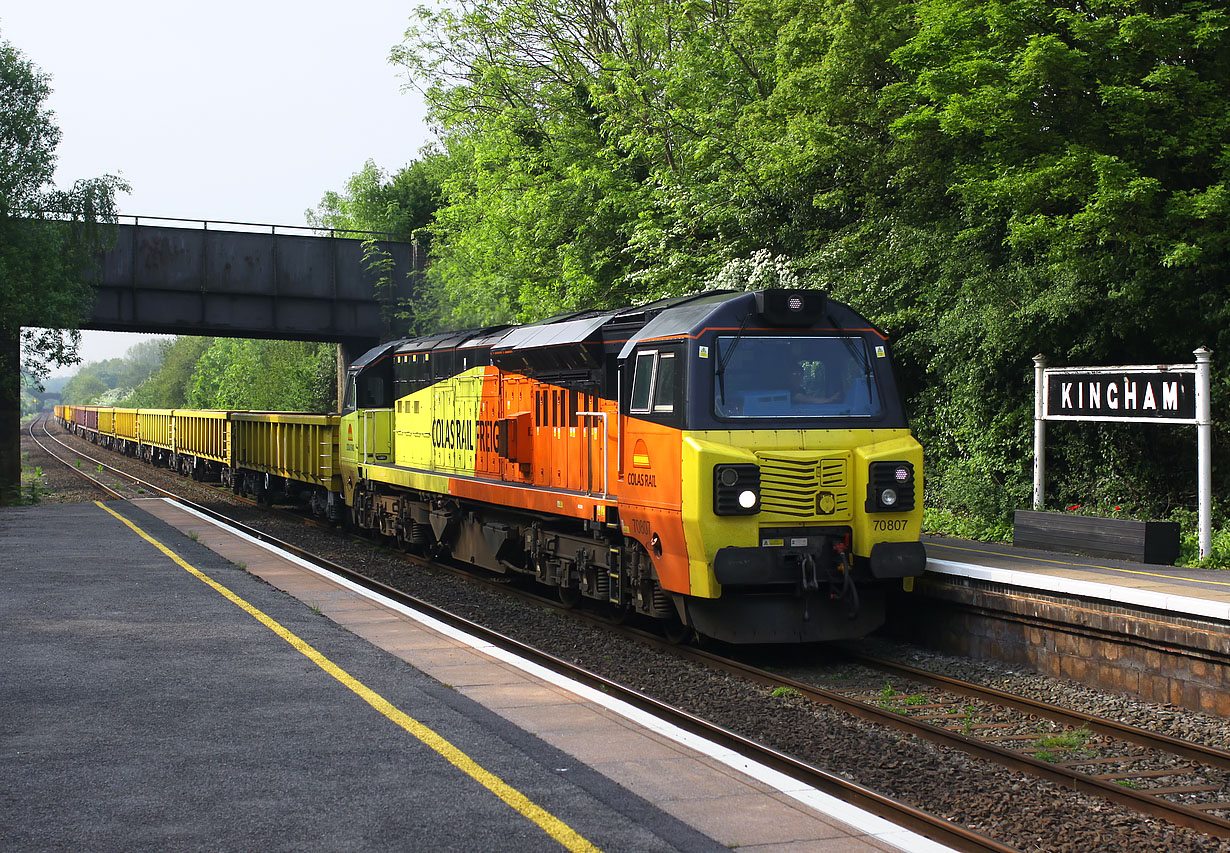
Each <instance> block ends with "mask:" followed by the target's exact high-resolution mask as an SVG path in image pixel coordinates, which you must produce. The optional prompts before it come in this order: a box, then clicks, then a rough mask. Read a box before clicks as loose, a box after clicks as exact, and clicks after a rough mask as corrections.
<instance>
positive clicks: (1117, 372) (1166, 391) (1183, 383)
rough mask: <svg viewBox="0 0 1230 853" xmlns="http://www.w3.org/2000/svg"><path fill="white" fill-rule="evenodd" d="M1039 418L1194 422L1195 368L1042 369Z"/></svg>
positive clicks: (1185, 366)
mask: <svg viewBox="0 0 1230 853" xmlns="http://www.w3.org/2000/svg"><path fill="white" fill-rule="evenodd" d="M1043 374H1044V378H1045V383H1044V386H1043V387H1044V394H1045V397H1044V401H1043V405H1044V409H1043V411H1044V412H1045V415H1044V417H1045V419H1046V420H1051V421H1065V420H1066V421H1133V422H1138V423H1168V424H1183V423H1187V424H1194V423H1196V367H1195V365H1160V366H1157V367H1074V368H1047V369H1046V370H1044V371H1043Z"/></svg>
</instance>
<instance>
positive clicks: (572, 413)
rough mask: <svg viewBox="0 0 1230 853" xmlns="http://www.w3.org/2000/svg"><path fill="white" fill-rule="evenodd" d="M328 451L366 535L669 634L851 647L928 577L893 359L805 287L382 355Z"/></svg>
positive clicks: (588, 317)
mask: <svg viewBox="0 0 1230 853" xmlns="http://www.w3.org/2000/svg"><path fill="white" fill-rule="evenodd" d="M339 431H340V434H339V437H338V444H339V469H338V470H339V471H340V474H341V480H342V489H343V495H342V497H343V500H344V502H345V504H346V505H347V506H348V507H349V508H350V516H351V519H352V520H353V522H354V523H355V524H356V525H358V526H359V527H361V528H366V529H369V530H372V531H377V532H379V533H381V534H384V535H386V536H389V537H393V538H395V539H396V540H397V541H398V542H400V543H402V544H404V545H405V546H406V547H409V548H421V549H428V550H432V551H437V552H447V553H449V554H451V555H452V557H454V558H456V559H459V560H462V561H464V562H468V563H472V564H475V565H477V566H481V567H483V568H485V569H488V570H491V571H494V572H505V573H520V574H527V575H532V576H533V577H535V578H536V579H537V580H538V581H540V582H542V583H544V584H548V585H550V586H554V587H556V588H557V589H558V592H559V595H560V597H561V598H562V599H563V600H564V601H566V602H569V603H572V602H577V601H579V600H580V599H582V598H588V599H595V600H597V601H600V602H602V603H603V604H604V606H607V607H609V608H611V609H612V610H613V611H614V612H615V613H616V614H623V613H631V612H637V613H641V614H645V615H648V616H651V617H655V618H657V619H660V620H663V622H664V624H665V625H666V626H668V627H669V629H670V630H672V631H675V632H680V633H684V632H687V631H693V630H694V631H695V632H696V633H697V634H699V635H701V636H705V637H712V638H715V639H719V640H723V641H727V642H733V643H778V642H808V641H818V640H832V639H839V638H848V637H857V636H862V635H865V634H867V633H869V632H870V631H872V630H874V629H875V628H876V627H878V626H879V625H880V624H881V623H882V622H883V619H884V594H885V588H886V586H887V585H888V584H892V583H897V584H900V583H902V580H903V579H905V578H910V577H913V576H916V575H920V574H921V573H922V571H923V567H924V565H925V561H926V560H925V555H924V552H923V547H922V545H921V544H920V543H919V541H918V537H919V532H920V526H921V519H922V501H921V493H922V485H923V466H922V448H921V447H920V445H919V444H918V442H917V441H916V440H915V439H914V438H913V436H912V435H911V434H910V431H909V428H908V425H907V422H906V417H905V413H904V411H903V409H902V403H901V397H900V394H899V392H898V389H897V385H896V380H895V377H894V373H893V369H892V361H891V354H890V350H889V344H888V340H887V338H886V336H885V335H884V334H883V333H882V332H881V331H879V330H878V329H876V328H875V327H874V326H873V325H872V324H871V323H869V322H868V321H867V320H866V319H865V318H864V317H862V316H860V315H859V314H858V313H856V312H855V311H854V310H853V309H851V308H850V307H848V306H846V305H844V304H841V303H839V302H837V301H835V300H832V299H829V298H827V297H826V296H825V295H824V294H823V293H821V292H819V291H814V290H780V289H775V290H762V291H756V292H708V293H703V294H699V295H694V296H687V297H681V298H675V299H667V300H662V301H659V302H654V303H650V304H647V305H642V306H638V307H634V308H626V309H619V310H612V311H584V312H579V313H575V314H570V315H566V316H562V317H556V318H553V319H551V320H547V321H544V322H541V323H535V324H531V325H522V326H511V327H497V328H488V329H480V330H473V331H465V332H453V333H444V334H437V335H432V336H429V337H422V338H414V339H409V340H400V341H395V342H390V343H387V344H383V345H381V346H378V347H376V348H374V349H372V350H370V351H369V352H367V353H366V354H365V355H364V356H363V357H361V358H360V359H359V360H358V361H356V362H355V363H354V365H352V366H351V367H350V369H349V371H348V374H347V379H346V390H345V396H344V405H343V411H342V413H341V419H340V424H339Z"/></svg>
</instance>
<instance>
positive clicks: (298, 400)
mask: <svg viewBox="0 0 1230 853" xmlns="http://www.w3.org/2000/svg"><path fill="white" fill-rule="evenodd" d="M184 404H185V405H186V406H187V407H188V408H195V409H251V410H257V411H300V412H322V411H323V412H327V411H332V410H334V409H336V408H337V347H336V346H335V345H333V344H318V343H303V342H299V341H260V340H240V339H233V338H218V339H216V340H214V341H213V342H212V343H211V344H210V345H209V347H208V349H206V350H205V351H204V352H203V353H202V354H201V357H200V359H199V360H198V361H197V363H196V365H195V367H194V369H193V371H192V375H191V377H190V378H189V379H188V382H187V386H186V393H185V400H184Z"/></svg>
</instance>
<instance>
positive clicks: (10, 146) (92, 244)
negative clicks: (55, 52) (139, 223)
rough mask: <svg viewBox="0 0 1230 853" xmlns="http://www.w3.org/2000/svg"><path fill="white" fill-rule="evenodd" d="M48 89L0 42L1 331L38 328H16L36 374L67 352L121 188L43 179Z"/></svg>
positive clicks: (67, 358) (48, 165) (49, 163)
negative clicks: (60, 185)
mask: <svg viewBox="0 0 1230 853" xmlns="http://www.w3.org/2000/svg"><path fill="white" fill-rule="evenodd" d="M50 94H51V87H50V85H49V78H48V76H47V75H46V74H44V73H42V72H41V71H39V70H38V69H37V68H35V66H34V65H33V64H32V63H31V62H29V61H28V60H27V59H26V58H25V57H24V56H23V55H22V54H21V52H20V51H18V50H17V49H16V48H15V47H13V45H12V44H11V43H9V42H7V41H0V151H2V155H0V334H2V335H4V336H16V335H17V333H18V328H19V327H22V326H24V327H42V328H25V329H23V330H22V331H21V347H22V356H23V362H24V365H25V367H24V369H25V370H26V371H27V372H28V373H29V374H30V375H31V376H33V377H34V378H35V380H39V379H42V378H43V377H45V376H46V372H47V370H48V368H49V367H50V366H52V365H64V364H72V363H74V361H75V359H76V345H77V342H78V335H77V333H76V332H73V331H71V329H73V328H74V327H75V326H76V324H77V323H78V322H79V318H80V316H81V314H82V312H83V311H84V310H85V309H86V308H88V306H89V302H90V300H91V299H92V297H93V292H92V290H91V289H90V285H89V280H88V275H87V273H88V272H89V271H90V270H91V269H92V267H93V263H94V260H93V252H94V251H95V250H96V249H97V248H99V247H100V246H102V245H103V244H104V243H105V241H106V240H107V239H109V238H110V236H111V235H110V234H109V232H108V231H107V230H106V229H105V227H103V225H104V223H107V222H112V221H114V217H115V194H116V193H117V192H120V191H124V190H127V185H126V184H124V182H123V181H121V180H120V179H118V178H115V177H113V176H110V175H107V176H104V177H102V178H95V179H92V180H81V181H77V182H76V183H74V184H73V186H72V188H71V189H68V190H60V189H56V188H55V187H54V186H53V185H52V177H53V173H54V169H55V149H56V146H57V145H58V144H59V141H60V130H59V128H58V127H56V125H55V122H54V116H53V114H52V112H51V111H50V110H48V109H46V108H45V107H44V105H43V102H44V101H45V100H46V99H47V97H48V96H49V95H50ZM64 330H69V331H64ZM6 381H12V380H6Z"/></svg>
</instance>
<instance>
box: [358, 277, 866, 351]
mask: <svg viewBox="0 0 1230 853" xmlns="http://www.w3.org/2000/svg"><path fill="white" fill-rule="evenodd" d="M757 293H758V291H736V290H718V291H705V292H702V293H694V294H690V295H687V296H676V297H671V298H667V299H660V300H657V301H655V302H650V303H647V304H645V305H637V306H632V307H628V308H616V309H612V310H607V311H596V310H587V311H574V312H572V313H569V314H561V315H559V316H557V317H551V318H550V319H547V320H541V321H539V322H537V323H526V324H524V325H514V326H507V325H506V326H488V327H486V328H482V329H471V330H465V331H454V332H439V333H436V334H433V335H425V336H423V337H418V338H404V339H402V340H398V341H391V342H388V343H384V344H380V345H379V346H377V347H375V348H373V349H371V350H369V351H368V352H367V353H365V354H364V355H362V356H360V357H359V358H358V359H357V360H356V361H355V362H354V365H353V366H354V367H363V366H365V365H367V364H370V363H372V362H374V361H376V360H378V359H379V358H380V357H381V356H383V355H386V354H388V353H390V352H392V351H393V350H396V352H398V353H415V352H430V351H433V350H456V349H477V348H486V349H489V350H490V352H491V356H492V358H493V359H494V360H496V361H501V362H505V361H506V362H522V361H525V360H526V359H531V360H532V359H533V353H534V352H537V351H540V350H543V349H546V348H551V347H565V348H568V347H571V348H573V349H575V350H576V351H577V352H578V353H579V352H580V351H581V350H591V349H594V348H597V347H602V348H605V349H606V350H607V351H608V352H614V351H616V350H618V352H619V356H620V357H621V358H624V357H626V356H627V355H628V354H629V353H630V352H631V350H632V348H633V347H635V346H636V344H637V343H639V342H641V341H644V340H654V339H662V338H677V337H687V336H695V335H697V334H699V333H700V332H701V331H702V330H703V329H705V328H707V327H712V326H713V325H714V324H715V323H719V324H720V323H723V322H726V323H730V324H733V325H732V328H736V329H737V328H740V327H741V326H743V325H746V324H745V321H743V319H742V318H744V317H747V316H748V314H749V312H750V313H753V314H754V313H755V312H756V310H757V308H756V299H757ZM745 303H750V304H745ZM824 304H825V317H826V319H829V320H831V321H832V323H833V324H834V325H836V326H837V327H838V328H854V327H860V328H868V327H870V324H869V323H868V322H867V320H866V319H865V318H864V317H862V316H861V315H859V314H858V313H857V312H855V311H854V310H853V309H851V308H850V307H849V306H847V305H844V304H842V303H840V302H834V301H831V300H825V303H824ZM723 315H725V318H724V316H723ZM746 327H747V328H749V329H752V328H756V325H755V324H752V325H747V326H746Z"/></svg>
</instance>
